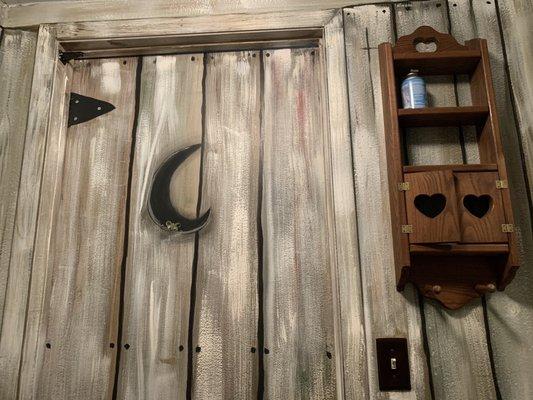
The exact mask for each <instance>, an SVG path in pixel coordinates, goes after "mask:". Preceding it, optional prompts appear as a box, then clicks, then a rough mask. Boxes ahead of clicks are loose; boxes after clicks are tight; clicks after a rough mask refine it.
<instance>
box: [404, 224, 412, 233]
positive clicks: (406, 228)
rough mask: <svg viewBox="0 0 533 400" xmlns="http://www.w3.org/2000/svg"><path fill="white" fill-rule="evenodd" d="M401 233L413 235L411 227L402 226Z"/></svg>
mask: <svg viewBox="0 0 533 400" xmlns="http://www.w3.org/2000/svg"><path fill="white" fill-rule="evenodd" d="M402 233H413V225H402Z"/></svg>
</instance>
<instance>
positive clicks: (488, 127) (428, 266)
mask: <svg viewBox="0 0 533 400" xmlns="http://www.w3.org/2000/svg"><path fill="white" fill-rule="evenodd" d="M420 42H423V43H429V42H431V43H434V44H435V47H436V51H435V52H433V53H420V52H418V51H417V49H416V46H417V44H418V43H420ZM379 58H380V71H381V83H382V93H383V105H384V107H383V110H384V112H383V113H384V118H385V134H386V138H385V139H386V140H385V142H386V151H387V163H388V175H389V187H390V190H389V193H390V204H391V218H392V228H393V232H392V233H393V235H392V237H393V245H394V261H395V268H396V278H397V288H398V290H403V288H404V287H405V284H406V283H408V282H411V283H413V284H414V285H415V286H416V287H417V288H418V289H419V290H420V292H421V293H422V295H424V296H426V297H430V298H433V299H436V300H438V301H440V302H441V303H442V304H443V305H444V306H445V307H447V308H450V309H456V308H459V307H462V306H463V305H464V304H466V303H467V302H468V301H470V300H472V299H474V298H476V297H480V296H482V295H484V294H488V293H491V292H493V291H494V290H496V289H498V290H503V289H504V288H505V286H506V285H507V284H509V282H510V281H511V280H512V279H513V277H514V275H515V273H516V270H517V269H518V251H517V242H516V236H515V233H514V231H513V228H514V222H513V213H512V207H511V196H510V193H509V188H508V184H507V171H506V166H505V158H504V155H503V150H502V145H501V137H500V128H499V121H498V115H497V113H496V103H495V99H494V89H493V87H492V77H491V70H490V64H489V55H488V49H487V42H486V41H485V40H484V39H473V40H470V41H468V42H467V43H466V44H465V45H461V44H459V43H457V41H456V40H455V39H454V38H453V37H452V36H451V35H446V34H442V33H439V32H437V31H435V30H434V29H433V28H431V27H427V26H423V27H420V28H418V29H417V30H416V31H415V32H413V33H412V34H411V35H408V36H403V37H401V38H399V39H398V41H397V43H396V45H395V46H393V45H392V44H390V43H382V44H381V45H380V46H379ZM409 69H418V70H419V74H420V75H422V76H424V75H435V74H454V75H458V74H467V75H468V77H469V79H470V89H471V97H472V105H471V106H464V107H438V108H431V107H428V108H421V109H402V108H400V107H399V97H398V93H399V88H398V86H399V84H400V82H401V80H402V79H403V78H404V77H405V75H406V74H407V73H408V72H409ZM461 125H473V126H475V129H476V130H477V140H478V148H479V158H480V164H470V165H469V164H459V165H457V164H455V165H406V163H405V161H404V159H403V153H404V152H403V143H404V139H405V138H404V136H405V135H408V134H409V132H406V131H405V129H404V128H411V127H436V126H461Z"/></svg>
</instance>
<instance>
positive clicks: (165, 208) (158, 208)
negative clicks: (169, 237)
mask: <svg viewBox="0 0 533 400" xmlns="http://www.w3.org/2000/svg"><path fill="white" fill-rule="evenodd" d="M200 147H202V145H201V144H195V145H192V146H189V147H186V148H184V149H182V150H180V151H178V152H177V153H174V154H173V155H171V156H170V157H169V158H168V159H167V160H166V161H165V162H164V163H163V164H162V165H161V166H160V167H159V168H158V170H157V171H156V173H155V175H154V179H153V181H152V188H151V190H150V201H149V204H148V210H149V212H150V216H151V217H152V219H153V220H154V222H155V223H156V224H157V225H158V226H159V227H160V228H161V229H164V230H166V231H170V232H180V233H193V232H197V231H199V230H200V229H202V228H203V227H204V226H206V225H207V222H208V221H209V215H210V214H211V210H210V209H209V210H207V212H206V213H205V214H204V215H202V216H201V217H199V218H197V219H189V218H186V217H184V216H183V215H181V214H180V213H179V212H178V211H177V210H176V209H175V208H174V206H173V205H172V202H171V201H170V181H171V179H172V175H173V174H174V172H175V171H176V170H177V169H178V168H179V166H180V165H181V164H182V163H183V162H184V161H185V160H186V159H187V158H189V157H190V156H191V154H193V153H194V152H195V151H196V150H197V149H199V148H200Z"/></svg>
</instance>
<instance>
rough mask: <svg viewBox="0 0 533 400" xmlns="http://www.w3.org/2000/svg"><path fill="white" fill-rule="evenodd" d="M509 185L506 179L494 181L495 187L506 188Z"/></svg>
mask: <svg viewBox="0 0 533 400" xmlns="http://www.w3.org/2000/svg"><path fill="white" fill-rule="evenodd" d="M508 187H509V184H508V183H507V181H506V180H502V181H500V180H497V181H496V189H507V188H508Z"/></svg>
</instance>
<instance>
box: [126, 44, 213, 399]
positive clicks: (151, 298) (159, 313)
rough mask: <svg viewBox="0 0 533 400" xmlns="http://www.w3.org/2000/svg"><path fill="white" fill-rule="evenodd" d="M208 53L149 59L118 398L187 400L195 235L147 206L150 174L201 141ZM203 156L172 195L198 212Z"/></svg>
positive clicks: (185, 168) (182, 172) (178, 177)
mask: <svg viewBox="0 0 533 400" xmlns="http://www.w3.org/2000/svg"><path fill="white" fill-rule="evenodd" d="M203 70H204V67H203V55H201V54H193V55H180V56H165V57H146V58H144V59H143V68H142V75H141V89H140V90H141V93H140V105H139V115H138V127H137V130H136V136H135V137H136V144H135V159H134V163H133V169H132V186H131V194H130V196H131V203H130V204H131V205H130V224H129V234H128V235H129V238H128V259H127V266H126V278H125V281H126V284H125V294H124V317H123V327H124V328H123V335H122V336H123V337H122V343H123V344H126V343H127V344H129V345H130V346H131V347H130V349H129V350H127V351H126V350H122V351H121V364H120V371H119V374H120V375H119V377H120V378H119V379H120V380H119V388H118V398H121V399H162V400H163V399H175V398H178V399H185V396H186V389H187V355H188V351H187V337H188V331H189V298H190V289H191V279H192V269H193V268H192V267H193V258H194V240H195V236H194V235H189V236H180V235H177V236H176V235H175V234H169V233H168V232H165V231H163V230H161V229H160V228H159V227H158V226H157V225H156V224H155V223H154V222H153V221H152V220H151V218H150V216H149V213H148V210H147V204H148V201H149V197H150V188H151V180H152V177H153V175H154V173H155V171H156V170H157V168H158V167H159V166H160V164H161V163H162V162H163V161H165V160H166V159H167V157H169V156H170V155H171V154H173V153H175V152H176V151H178V150H180V149H182V148H184V147H186V146H190V145H193V144H197V143H201V142H202V77H203ZM200 154H201V152H200V151H198V152H197V153H196V154H194V155H192V156H191V157H190V158H189V159H188V160H187V161H186V162H185V163H184V164H183V165H182V166H181V167H180V168H179V170H178V171H177V172H176V174H175V176H174V178H173V180H172V186H171V187H172V191H171V196H172V200H173V203H174V205H175V206H176V208H177V209H179V210H180V212H181V213H182V214H183V215H186V216H188V217H189V218H194V217H195V216H196V207H197V203H198V191H199V187H198V185H199V178H200V173H199V171H200Z"/></svg>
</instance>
